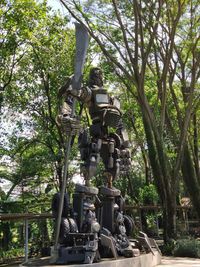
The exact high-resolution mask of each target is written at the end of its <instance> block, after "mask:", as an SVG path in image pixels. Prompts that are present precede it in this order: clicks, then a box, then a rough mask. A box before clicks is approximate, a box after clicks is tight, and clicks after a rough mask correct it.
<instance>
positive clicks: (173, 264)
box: [0, 257, 200, 267]
mask: <svg viewBox="0 0 200 267" xmlns="http://www.w3.org/2000/svg"><path fill="white" fill-rule="evenodd" d="M0 266H5V267H19V266H20V265H19V264H14V265H0ZM60 266H61V267H62V265H60ZM157 267H200V259H193V258H175V257H162V264H160V265H157Z"/></svg>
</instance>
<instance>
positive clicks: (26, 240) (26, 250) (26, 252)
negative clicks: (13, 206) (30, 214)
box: [24, 219, 28, 262]
mask: <svg viewBox="0 0 200 267" xmlns="http://www.w3.org/2000/svg"><path fill="white" fill-rule="evenodd" d="M24 225H25V244H24V252H25V262H28V219H25V220H24Z"/></svg>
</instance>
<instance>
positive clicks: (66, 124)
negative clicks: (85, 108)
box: [58, 115, 81, 135]
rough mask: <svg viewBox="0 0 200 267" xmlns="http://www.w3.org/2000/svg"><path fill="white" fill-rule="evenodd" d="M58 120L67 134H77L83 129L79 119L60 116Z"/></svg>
mask: <svg viewBox="0 0 200 267" xmlns="http://www.w3.org/2000/svg"><path fill="white" fill-rule="evenodd" d="M58 120H59V121H60V122H61V125H62V128H63V130H64V132H65V133H66V134H72V135H75V134H77V133H78V132H79V131H80V129H81V124H80V120H79V118H77V116H76V117H70V116H69V115H67V116H65V115H59V116H58Z"/></svg>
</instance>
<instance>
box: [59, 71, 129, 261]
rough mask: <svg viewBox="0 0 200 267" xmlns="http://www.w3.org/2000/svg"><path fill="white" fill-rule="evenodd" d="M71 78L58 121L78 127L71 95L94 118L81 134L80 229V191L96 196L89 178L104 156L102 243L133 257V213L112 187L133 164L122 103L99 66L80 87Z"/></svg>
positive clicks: (80, 217) (100, 216) (99, 210)
mask: <svg viewBox="0 0 200 267" xmlns="http://www.w3.org/2000/svg"><path fill="white" fill-rule="evenodd" d="M72 79H73V77H72V78H69V79H68V81H67V82H66V84H65V85H64V86H63V87H62V88H61V89H60V91H59V95H60V96H62V97H63V98H64V103H63V106H62V109H61V114H60V115H59V121H60V122H61V124H62V125H66V126H67V127H66V130H67V129H71V130H73V129H74V130H75V131H76V129H77V127H78V125H79V121H78V120H76V117H73V118H72V117H71V115H70V114H71V109H72V107H71V101H70V99H71V97H74V98H76V99H78V101H80V102H82V103H83V104H84V105H85V106H86V107H87V108H88V110H89V114H90V117H91V120H92V124H91V126H90V127H89V129H85V130H83V131H82V132H81V133H80V135H79V148H80V153H81V159H82V161H83V163H82V165H81V172H82V174H83V175H84V178H85V187H84V186H77V187H76V193H75V197H74V203H75V204H74V207H75V208H74V209H75V210H77V213H78V214H79V215H78V216H77V218H78V219H77V221H78V228H79V230H80V231H83V229H84V218H83V217H84V216H83V215H82V211H81V207H82V206H84V205H82V206H81V205H79V204H77V205H76V203H80V200H79V199H80V193H84V194H85V196H88V195H90V196H91V195H93V196H95V197H96V198H97V192H96V191H95V189H97V188H95V189H94V188H93V189H92V188H91V187H90V179H91V178H92V177H93V176H94V175H95V173H96V168H97V165H98V163H99V161H100V158H101V159H102V161H103V163H104V166H105V173H104V177H105V185H104V186H102V187H101V188H100V192H99V193H100V202H99V203H100V204H99V206H98V205H97V206H98V207H96V214H97V221H98V222H99V224H100V226H101V241H102V242H101V245H102V247H106V246H108V247H109V248H110V250H111V252H112V255H113V256H114V257H116V255H123V256H125V257H131V256H133V250H132V248H131V246H130V243H129V240H128V237H127V234H126V232H127V229H126V227H125V225H126V226H127V225H128V228H129V232H130V231H131V229H130V228H131V227H133V226H131V225H133V222H132V221H131V218H130V217H128V216H124V215H123V207H124V200H123V198H122V197H121V192H120V190H118V189H116V188H114V187H113V181H114V180H115V179H116V178H117V177H118V175H119V173H120V172H123V173H125V172H127V171H128V170H129V169H130V165H131V159H130V150H129V140H128V135H127V132H126V130H125V129H124V127H123V123H122V114H121V111H120V103H119V101H118V100H117V99H116V98H112V97H110V96H109V94H108V93H107V91H106V90H105V89H104V88H103V74H102V71H101V69H100V68H92V69H91V70H90V75H89V85H88V86H84V87H82V88H81V89H80V90H74V89H73V87H72V85H71V81H72ZM93 191H94V192H93ZM81 201H82V200H81ZM83 202H84V200H83ZM90 202H91V200H90ZM93 202H94V201H93ZM108 214H109V216H108ZM93 221H95V220H93ZM115 250H116V251H115ZM107 252H108V250H107V249H105V248H103V249H101V253H100V254H101V256H108V255H107Z"/></svg>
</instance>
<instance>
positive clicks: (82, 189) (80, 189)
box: [75, 184, 99, 195]
mask: <svg viewBox="0 0 200 267" xmlns="http://www.w3.org/2000/svg"><path fill="white" fill-rule="evenodd" d="M75 192H80V193H85V194H88V195H98V192H99V190H98V188H96V187H89V186H85V185H82V184H76V187H75Z"/></svg>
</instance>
